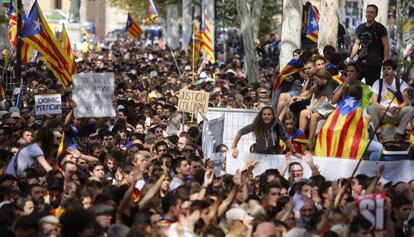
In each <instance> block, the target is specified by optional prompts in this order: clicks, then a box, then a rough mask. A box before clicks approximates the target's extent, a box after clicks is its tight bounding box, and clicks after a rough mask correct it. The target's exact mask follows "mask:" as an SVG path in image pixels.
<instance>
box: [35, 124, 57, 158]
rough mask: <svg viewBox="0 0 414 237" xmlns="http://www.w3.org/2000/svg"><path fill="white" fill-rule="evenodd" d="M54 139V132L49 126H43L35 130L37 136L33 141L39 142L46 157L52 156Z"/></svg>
mask: <svg viewBox="0 0 414 237" xmlns="http://www.w3.org/2000/svg"><path fill="white" fill-rule="evenodd" d="M53 141H54V135H53V132H52V131H51V130H50V129H49V128H47V127H42V128H40V129H39V130H37V131H36V132H35V136H34V139H33V142H32V143H35V142H37V143H38V144H39V146H40V148H41V149H42V151H43V153H44V154H45V157H46V158H50V157H51V156H52V152H53V145H54V144H53Z"/></svg>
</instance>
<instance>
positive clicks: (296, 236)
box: [286, 227, 306, 237]
mask: <svg viewBox="0 0 414 237" xmlns="http://www.w3.org/2000/svg"><path fill="white" fill-rule="evenodd" d="M305 234H306V229H305V228H297V227H295V228H293V229H290V230H289V231H288V232H287V234H286V236H287V237H302V236H305Z"/></svg>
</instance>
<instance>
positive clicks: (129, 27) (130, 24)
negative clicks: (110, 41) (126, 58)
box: [126, 14, 142, 40]
mask: <svg viewBox="0 0 414 237" xmlns="http://www.w3.org/2000/svg"><path fill="white" fill-rule="evenodd" d="M126 32H127V33H128V35H129V36H131V37H132V38H134V39H135V40H136V39H138V38H139V37H140V36H141V35H142V29H141V27H140V26H139V25H138V22H137V21H136V20H135V19H134V18H133V17H132V16H131V15H130V14H128V19H127V23H126Z"/></svg>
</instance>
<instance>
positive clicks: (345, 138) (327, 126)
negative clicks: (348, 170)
mask: <svg viewBox="0 0 414 237" xmlns="http://www.w3.org/2000/svg"><path fill="white" fill-rule="evenodd" d="M362 112H363V109H362V107H361V105H360V104H359V102H358V101H357V100H355V98H353V97H350V96H349V95H347V96H346V97H345V99H343V100H341V101H339V103H338V108H336V109H335V110H334V111H333V112H332V113H331V114H330V115H329V117H328V119H327V120H326V121H325V123H324V124H323V126H322V129H321V131H320V132H319V134H318V139H317V141H316V148H315V155H317V156H326V157H342V158H350V159H361V158H362V156H363V153H364V151H365V148H366V146H367V145H368V121H367V120H366V119H365V118H364V117H363V113H362Z"/></svg>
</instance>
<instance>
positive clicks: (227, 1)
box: [216, 0, 282, 35]
mask: <svg viewBox="0 0 414 237" xmlns="http://www.w3.org/2000/svg"><path fill="white" fill-rule="evenodd" d="M253 1H254V0H249V2H250V4H249V5H250V6H251V5H252V3H253ZM216 4H217V16H216V22H217V24H218V26H219V27H236V28H239V27H240V20H239V18H238V17H237V9H236V8H235V6H236V0H217V1H216ZM281 12H282V1H277V0H263V8H262V14H261V18H260V22H259V23H258V24H259V35H263V34H266V33H270V32H272V31H274V30H275V28H276V25H275V23H276V22H275V19H274V17H275V16H276V15H277V14H280V13H281Z"/></svg>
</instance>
